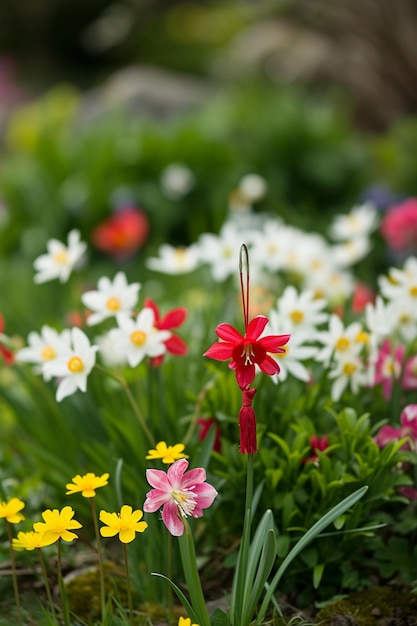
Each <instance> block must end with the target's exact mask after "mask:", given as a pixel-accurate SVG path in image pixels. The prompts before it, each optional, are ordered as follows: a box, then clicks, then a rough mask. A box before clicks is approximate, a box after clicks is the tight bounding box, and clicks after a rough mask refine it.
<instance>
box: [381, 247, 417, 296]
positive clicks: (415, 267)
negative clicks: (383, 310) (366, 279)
mask: <svg viewBox="0 0 417 626" xmlns="http://www.w3.org/2000/svg"><path fill="white" fill-rule="evenodd" d="M379 286H380V289H381V293H382V295H383V296H385V297H386V298H387V299H388V300H391V301H397V302H402V303H404V302H405V301H408V302H409V303H410V304H412V305H413V306H416V305H417V258H416V257H408V258H407V259H406V260H405V262H404V267H403V269H399V268H396V267H392V268H391V269H390V270H389V275H388V277H386V276H380V277H379Z"/></svg>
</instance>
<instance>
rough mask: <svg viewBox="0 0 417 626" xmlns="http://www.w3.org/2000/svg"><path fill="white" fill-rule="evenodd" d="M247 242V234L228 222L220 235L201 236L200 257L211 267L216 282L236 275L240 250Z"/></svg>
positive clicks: (199, 244) (206, 234)
mask: <svg viewBox="0 0 417 626" xmlns="http://www.w3.org/2000/svg"><path fill="white" fill-rule="evenodd" d="M247 240H248V238H247V236H246V233H245V232H244V231H242V230H241V229H239V228H238V227H237V226H236V225H235V224H234V223H233V222H226V224H224V225H223V227H222V229H221V231H220V234H219V235H213V234H211V233H203V234H202V235H201V236H200V239H199V242H198V247H199V256H200V259H201V260H202V262H203V263H207V264H208V265H209V266H210V268H211V273H212V276H213V278H214V280H216V281H218V282H222V281H223V280H226V278H228V276H234V275H235V274H236V271H237V270H238V267H239V261H238V259H239V252H240V248H241V246H242V243H244V242H246V241H247Z"/></svg>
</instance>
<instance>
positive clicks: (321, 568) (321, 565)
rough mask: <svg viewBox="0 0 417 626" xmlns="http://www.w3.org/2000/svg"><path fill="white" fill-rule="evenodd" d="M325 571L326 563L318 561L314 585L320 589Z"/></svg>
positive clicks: (314, 574)
mask: <svg viewBox="0 0 417 626" xmlns="http://www.w3.org/2000/svg"><path fill="white" fill-rule="evenodd" d="M323 572H324V563H318V564H317V565H316V566H315V567H314V569H313V587H314V589H318V588H319V586H320V582H321V579H322V576H323Z"/></svg>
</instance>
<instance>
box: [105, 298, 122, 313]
mask: <svg viewBox="0 0 417 626" xmlns="http://www.w3.org/2000/svg"><path fill="white" fill-rule="evenodd" d="M120 308H121V302H120V299H119V298H117V297H116V296H111V297H110V298H109V299H108V300H107V302H106V309H108V310H109V311H119V310H120Z"/></svg>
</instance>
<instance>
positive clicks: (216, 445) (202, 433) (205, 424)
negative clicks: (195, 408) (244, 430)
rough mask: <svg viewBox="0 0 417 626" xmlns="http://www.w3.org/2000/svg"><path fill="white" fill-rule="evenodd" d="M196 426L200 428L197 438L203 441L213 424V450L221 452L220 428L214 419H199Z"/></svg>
mask: <svg viewBox="0 0 417 626" xmlns="http://www.w3.org/2000/svg"><path fill="white" fill-rule="evenodd" d="M197 424H198V425H199V426H200V430H199V433H198V438H199V439H200V441H204V439H205V438H206V437H207V435H208V433H209V430H210V428H211V427H212V426H213V424H215V428H216V434H215V436H214V442H213V450H215V451H216V452H221V442H220V435H221V431H220V426H219V425H218V424H217V421H216V418H214V417H199V418H198V420H197Z"/></svg>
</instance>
